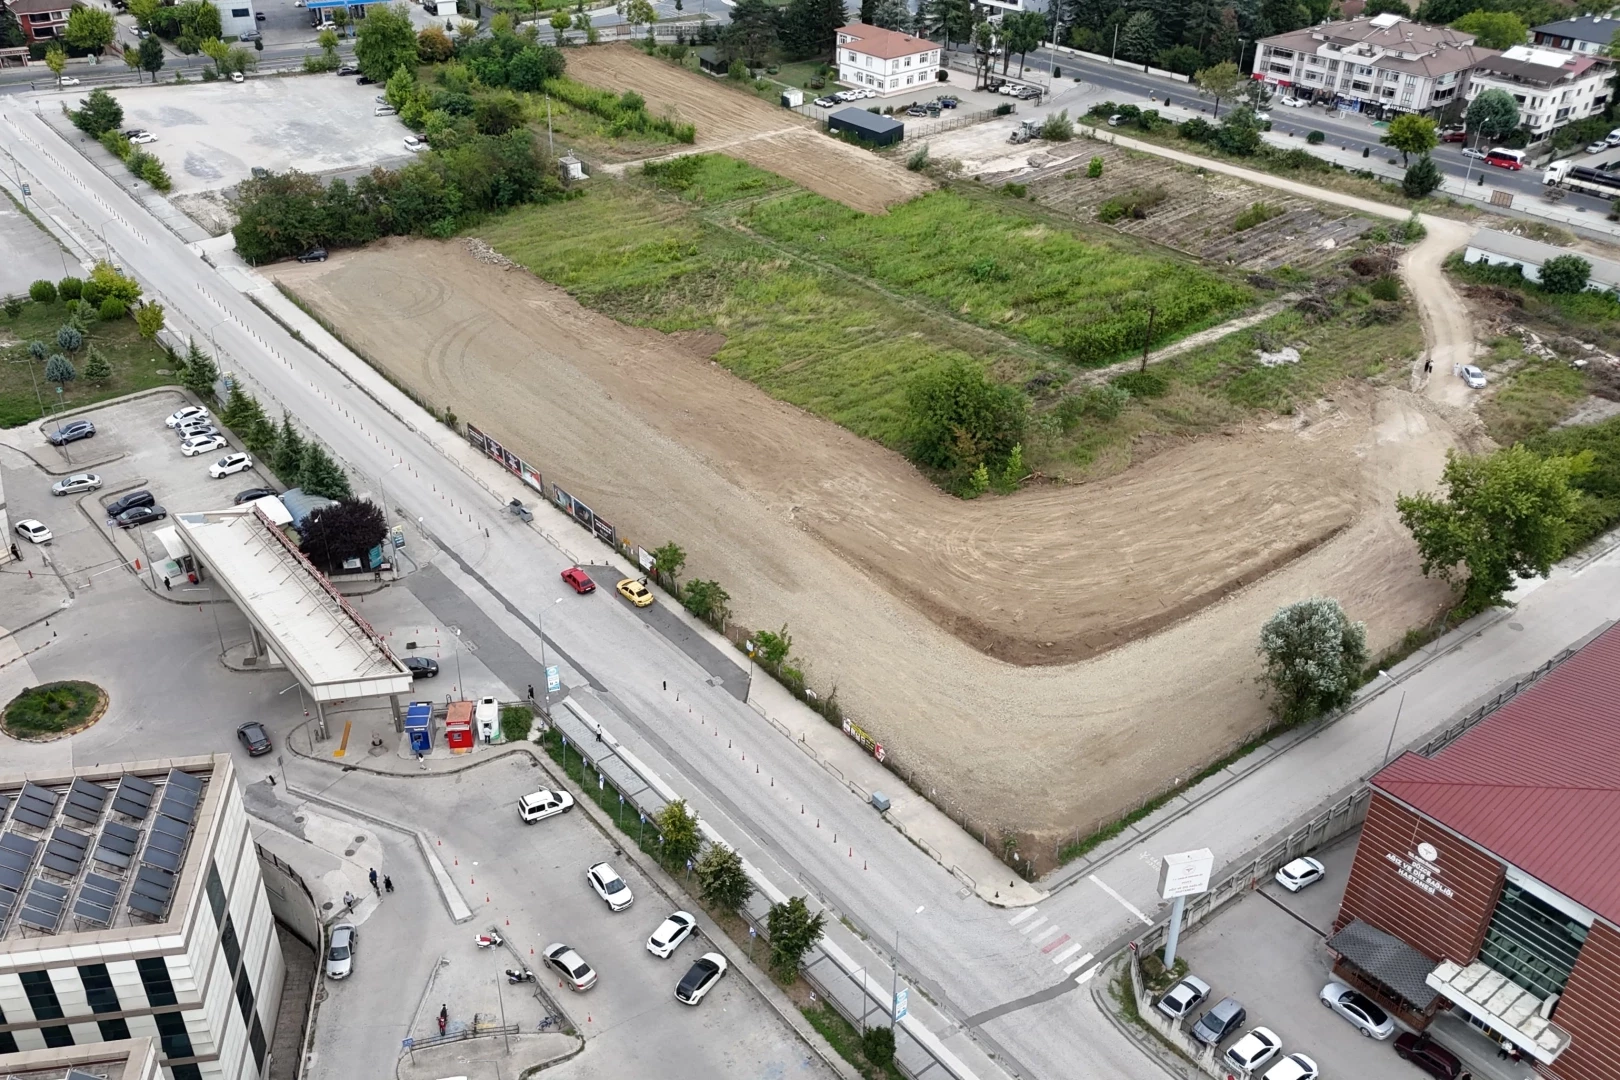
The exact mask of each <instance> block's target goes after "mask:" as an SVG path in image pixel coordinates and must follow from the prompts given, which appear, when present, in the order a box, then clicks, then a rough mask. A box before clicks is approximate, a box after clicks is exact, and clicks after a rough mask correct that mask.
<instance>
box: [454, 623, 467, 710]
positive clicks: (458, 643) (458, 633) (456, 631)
mask: <svg viewBox="0 0 1620 1080" xmlns="http://www.w3.org/2000/svg"><path fill="white" fill-rule="evenodd" d="M450 632H451V633H452V634H454V635H456V693H457V694H460V695H462V699H463V700H465V697H466V694H465V692H464V690H463V688H462V685H461V627H459V626H452V627H451V628H450Z"/></svg>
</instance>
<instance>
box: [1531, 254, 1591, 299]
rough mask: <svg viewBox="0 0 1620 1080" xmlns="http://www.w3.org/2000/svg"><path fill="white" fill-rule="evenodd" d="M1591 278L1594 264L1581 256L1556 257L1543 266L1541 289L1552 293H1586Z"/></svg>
mask: <svg viewBox="0 0 1620 1080" xmlns="http://www.w3.org/2000/svg"><path fill="white" fill-rule="evenodd" d="M1591 276H1592V264H1591V263H1589V262H1587V261H1586V260H1585V259H1583V258H1581V257H1580V256H1579V255H1555V256H1553V257H1552V258H1550V259H1548V260H1547V261H1546V262H1545V263H1543V264H1542V265H1541V288H1542V291H1544V292H1550V293H1565V294H1573V293H1578V292H1584V291H1585V290H1586V284H1587V282H1588V281H1589V280H1590V279H1591Z"/></svg>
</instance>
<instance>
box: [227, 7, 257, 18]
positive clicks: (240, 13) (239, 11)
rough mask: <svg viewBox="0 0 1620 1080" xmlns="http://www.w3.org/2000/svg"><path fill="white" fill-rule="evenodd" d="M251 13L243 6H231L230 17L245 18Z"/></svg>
mask: <svg viewBox="0 0 1620 1080" xmlns="http://www.w3.org/2000/svg"><path fill="white" fill-rule="evenodd" d="M251 14H253V13H252V12H251V11H249V10H248V9H247V8H245V7H239V8H231V18H233V19H245V18H247V17H248V16H249V15H251Z"/></svg>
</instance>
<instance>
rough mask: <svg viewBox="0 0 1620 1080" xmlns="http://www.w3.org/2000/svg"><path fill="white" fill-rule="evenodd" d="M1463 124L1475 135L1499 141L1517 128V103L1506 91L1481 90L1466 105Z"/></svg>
mask: <svg viewBox="0 0 1620 1080" xmlns="http://www.w3.org/2000/svg"><path fill="white" fill-rule="evenodd" d="M1463 122H1464V123H1465V124H1466V125H1467V127H1468V130H1469V131H1471V132H1473V133H1475V134H1477V135H1483V136H1484V137H1485V138H1487V139H1500V138H1501V137H1502V136H1503V135H1506V134H1507V133H1508V132H1510V131H1512V130H1513V129H1514V128H1516V127H1518V126H1519V103H1518V102H1516V101H1514V100H1513V95H1512V94H1510V93H1508V92H1507V91H1506V90H1494V89H1493V90H1481V91H1480V93H1479V96H1478V97H1476V98H1475V99H1474V100H1473V101H1470V102H1469V103H1468V112H1467V113H1465V114H1464V121H1463Z"/></svg>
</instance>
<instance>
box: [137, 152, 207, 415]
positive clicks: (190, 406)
mask: <svg viewBox="0 0 1620 1080" xmlns="http://www.w3.org/2000/svg"><path fill="white" fill-rule="evenodd" d="M144 134H146V129H145V128H130V129H129V130H128V131H126V132H124V133H123V136H124V138H126V139H133V138H135V136H137V135H144ZM196 408H198V406H196V405H188V406H186V409H196ZM186 409H181V410H180V411H181V412H185V411H186Z"/></svg>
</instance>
